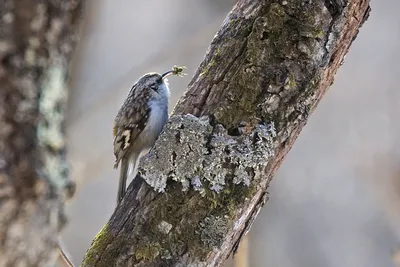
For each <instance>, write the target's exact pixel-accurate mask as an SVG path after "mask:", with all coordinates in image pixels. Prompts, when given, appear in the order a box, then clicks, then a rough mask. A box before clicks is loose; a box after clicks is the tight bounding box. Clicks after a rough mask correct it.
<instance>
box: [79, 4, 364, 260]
mask: <svg viewBox="0 0 400 267" xmlns="http://www.w3.org/2000/svg"><path fill="white" fill-rule="evenodd" d="M369 11H370V8H369V1H368V0H348V1H346V0H332V1H297V0H287V1H272V0H239V1H238V3H237V4H236V5H235V7H234V8H233V10H232V11H231V12H230V13H229V15H228V16H227V18H226V19H225V21H224V22H223V24H222V26H221V29H220V30H219V31H218V33H217V34H216V36H215V37H214V39H213V41H212V42H211V45H210V47H209V49H208V51H207V53H206V56H205V58H204V60H203V62H202V63H201V64H200V67H199V68H198V70H197V71H196V73H195V75H194V77H193V79H192V81H191V82H190V84H189V86H188V90H187V92H186V93H185V95H184V96H183V97H182V98H181V100H180V101H179V103H178V104H177V106H176V107H175V110H174V112H173V116H172V117H171V118H170V120H169V123H168V124H167V126H166V127H165V129H164V131H163V133H162V135H161V136H160V138H159V139H158V141H157V142H156V144H155V147H154V148H153V150H152V151H151V153H150V154H149V155H148V157H146V158H145V159H144V160H143V161H142V162H141V168H140V171H141V178H140V177H137V178H136V179H134V180H133V182H132V183H131V185H130V186H129V188H128V193H127V195H126V197H125V198H124V200H123V202H122V203H121V205H119V206H118V207H117V209H116V210H115V212H114V214H113V215H112V217H111V218H110V220H109V222H108V223H107V224H106V225H105V226H104V227H103V229H102V230H101V231H100V233H99V234H98V235H97V236H96V237H95V239H94V240H93V243H92V246H91V248H90V249H89V250H88V252H87V254H86V256H85V258H84V260H83V263H82V266H220V265H221V263H222V262H223V261H224V260H225V259H226V258H227V257H228V256H229V255H230V254H231V252H232V251H235V249H236V248H237V246H238V244H239V242H240V239H241V238H242V237H243V236H244V235H245V234H246V233H247V231H248V230H249V229H250V226H251V224H252V223H253V221H254V219H255V217H256V216H257V214H258V212H259V211H260V209H261V207H262V206H263V205H264V204H265V202H266V200H267V198H268V197H267V196H268V194H267V188H268V185H269V183H270V181H271V178H272V177H273V175H274V174H275V172H276V170H277V169H278V167H279V165H280V164H281V162H282V160H283V158H284V156H285V155H286V154H287V153H288V151H289V150H290V148H291V147H292V145H293V143H294V141H295V139H296V138H297V136H298V134H299V133H300V131H301V129H302V127H303V126H304V125H305V124H306V122H307V119H308V118H309V115H310V114H311V112H312V111H313V110H314V109H315V107H316V105H317V104H318V102H319V101H320V99H321V98H322V96H323V95H324V93H325V92H326V90H327V88H328V87H329V86H330V85H331V84H332V83H333V79H334V75H335V73H336V71H337V69H338V68H339V66H340V65H341V64H342V63H343V60H344V57H345V55H346V53H347V52H348V49H349V47H350V45H351V43H352V41H353V40H354V39H355V37H356V35H357V33H358V30H359V28H360V27H361V25H362V24H363V23H364V21H365V20H366V19H367V17H368V14H369ZM186 114H192V115H186Z"/></svg>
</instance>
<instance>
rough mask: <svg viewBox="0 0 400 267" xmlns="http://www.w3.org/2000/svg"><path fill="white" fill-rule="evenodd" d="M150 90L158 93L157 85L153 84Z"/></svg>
mask: <svg viewBox="0 0 400 267" xmlns="http://www.w3.org/2000/svg"><path fill="white" fill-rule="evenodd" d="M150 88H151V89H152V90H154V91H158V85H157V84H153V85H151V86H150Z"/></svg>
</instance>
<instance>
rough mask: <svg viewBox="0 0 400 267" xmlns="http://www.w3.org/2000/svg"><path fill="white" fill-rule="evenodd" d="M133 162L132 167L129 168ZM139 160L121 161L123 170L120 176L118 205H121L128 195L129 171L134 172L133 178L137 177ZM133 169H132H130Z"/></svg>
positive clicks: (136, 158)
mask: <svg viewBox="0 0 400 267" xmlns="http://www.w3.org/2000/svg"><path fill="white" fill-rule="evenodd" d="M130 162H131V164H132V166H129V163H130ZM138 164H139V158H138V157H135V158H131V159H130V160H125V159H122V160H121V169H120V174H119V184H118V193H117V205H119V203H121V201H122V199H123V198H124V196H125V194H126V180H127V179H128V175H129V170H132V174H133V178H135V177H136V174H137V170H138ZM130 167H131V168H130Z"/></svg>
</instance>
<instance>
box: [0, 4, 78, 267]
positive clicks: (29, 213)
mask: <svg viewBox="0 0 400 267" xmlns="http://www.w3.org/2000/svg"><path fill="white" fill-rule="evenodd" d="M82 9H83V1H79V0H66V1H58V0H37V1H31V0H3V1H1V3H0V19H1V24H0V88H1V89H0V266H48V264H52V263H54V262H55V261H56V259H57V257H58V251H57V237H58V233H59V231H60V229H61V228H62V226H63V225H64V224H65V221H66V218H65V215H64V211H63V207H64V202H65V200H66V199H67V198H68V197H70V196H71V195H72V194H73V192H74V183H73V182H71V181H70V180H69V179H68V171H67V170H68V169H67V165H66V161H65V139H64V119H65V107H66V101H67V90H66V86H65V83H66V78H67V74H68V66H67V63H68V61H69V58H70V56H71V54H72V50H73V47H74V44H75V42H76V39H77V36H78V29H79V22H80V20H81V19H80V18H81V13H82Z"/></svg>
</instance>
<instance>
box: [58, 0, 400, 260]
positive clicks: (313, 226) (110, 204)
mask: <svg viewBox="0 0 400 267" xmlns="http://www.w3.org/2000/svg"><path fill="white" fill-rule="evenodd" d="M234 2H235V1H234V0H219V1H215V0H164V1H161V0H158V1H157V0H147V1H132V0H96V1H95V0H91V1H88V6H87V16H86V22H85V25H84V28H83V37H82V40H81V42H80V44H79V45H78V47H77V50H76V53H75V57H74V61H73V64H72V77H71V83H70V85H71V95H70V109H69V120H68V126H67V131H68V141H69V154H68V156H69V161H70V163H71V168H72V170H71V171H72V176H73V179H75V180H76V181H77V183H78V191H77V194H76V197H75V199H74V200H73V201H72V202H71V203H70V204H69V205H68V213H69V215H70V223H69V225H68V226H67V228H66V229H65V230H64V232H63V238H64V240H65V243H66V246H67V247H68V250H69V251H70V253H71V254H72V257H73V259H74V261H75V263H76V264H79V263H80V261H81V259H82V257H83V255H84V253H85V251H86V249H87V248H88V247H89V246H90V243H91V240H92V238H93V237H94V236H95V235H96V233H97V232H98V231H99V230H100V229H101V227H102V225H103V224H104V223H106V221H107V220H108V218H109V217H110V215H111V213H112V211H113V209H114V207H115V198H116V188H117V177H118V172H117V171H115V170H114V169H113V162H114V157H113V153H112V123H113V119H114V116H115V114H116V112H117V110H118V108H119V106H120V104H121V103H122V101H123V99H124V98H125V97H126V95H127V93H128V91H129V89H130V87H131V85H132V84H133V82H134V81H135V80H136V79H137V78H138V77H139V76H140V75H142V74H143V73H145V72H149V71H157V72H163V71H165V70H168V69H169V68H170V67H171V66H173V65H175V64H177V65H185V66H187V72H188V73H189V75H188V76H185V78H182V79H178V78H173V77H172V78H170V79H169V80H170V85H171V93H172V100H171V103H170V106H171V109H172V108H173V107H174V105H175V103H176V101H177V100H178V99H179V97H180V96H181V94H182V93H183V92H184V91H185V89H186V85H187V83H188V82H189V80H190V78H191V76H192V74H193V72H194V71H195V69H196V67H197V65H198V64H199V63H200V62H201V60H202V58H203V55H204V53H205V51H206V49H207V47H208V45H209V43H210V41H211V39H212V37H213V35H214V34H215V32H216V31H217V29H218V28H219V26H220V24H221V23H222V21H223V19H224V18H225V16H226V14H227V13H228V12H229V10H230V9H231V7H232V6H233V4H234ZM371 6H372V13H371V16H370V18H369V20H368V21H367V22H366V24H365V25H364V27H363V28H362V29H361V32H360V34H359V35H358V38H357V39H356V41H355V42H354V44H353V46H352V48H351V50H350V53H349V54H348V56H347V58H346V62H345V64H344V65H343V66H342V67H341V69H340V70H339V72H338V74H337V76H336V80H335V83H334V85H333V86H332V87H331V89H330V90H329V92H328V93H327V95H326V96H325V98H324V99H323V100H322V101H321V103H320V104H319V106H318V108H317V109H316V111H315V113H314V114H313V115H312V116H311V118H310V120H309V123H308V125H307V126H306V127H305V128H304V130H303V132H302V133H301V135H300V137H299V139H298V140H297V142H296V144H295V146H294V147H293V149H292V150H291V152H290V153H289V155H288V156H287V158H286V160H285V161H284V163H283V165H282V166H281V168H280V170H279V172H278V174H277V175H276V176H275V179H274V180H273V182H272V185H271V187H270V193H271V194H270V201H269V202H268V203H267V205H266V208H264V209H263V211H262V212H261V213H260V216H259V217H258V219H257V221H256V222H255V224H254V226H253V228H252V230H251V231H250V236H249V240H248V249H247V252H248V258H249V264H248V266H252V267H264V266H266V267H270V266H274V267H275V266H279V267H295V266H296V267H314V266H315V267H320V266H327V267H339V266H340V267H345V266H349V267H350V266H351V267H358V266H359V267H377V266H379V267H394V266H396V265H395V263H394V260H395V259H396V254H395V253H396V252H397V249H398V248H399V245H400V244H399V238H400V201H399V200H400V165H399V163H400V141H399V138H398V137H399V136H400V135H399V134H400V124H399V120H400V119H399V116H400V91H399V81H398V79H399V77H400V66H399V64H398V62H399V61H400V51H399V48H400V17H399V15H398V10H399V9H400V2H399V1H398V0H379V1H378V0H375V1H374V0H372V3H371ZM227 265H230V263H227ZM399 266H400V265H399ZM237 267H247V266H237Z"/></svg>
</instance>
